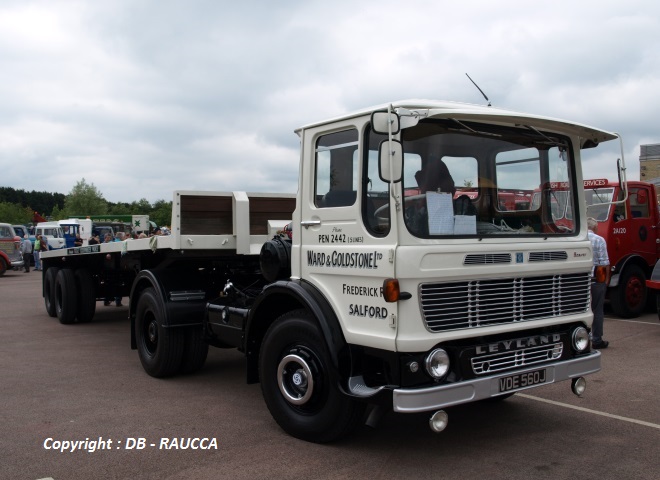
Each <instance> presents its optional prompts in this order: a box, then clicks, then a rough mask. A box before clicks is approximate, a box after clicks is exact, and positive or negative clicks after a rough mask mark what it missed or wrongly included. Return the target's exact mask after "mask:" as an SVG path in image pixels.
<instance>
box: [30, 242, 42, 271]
mask: <svg viewBox="0 0 660 480" xmlns="http://www.w3.org/2000/svg"><path fill="white" fill-rule="evenodd" d="M40 242H41V237H40V236H39V235H37V236H36V237H35V239H34V252H32V255H33V256H34V269H35V270H41V243H40Z"/></svg>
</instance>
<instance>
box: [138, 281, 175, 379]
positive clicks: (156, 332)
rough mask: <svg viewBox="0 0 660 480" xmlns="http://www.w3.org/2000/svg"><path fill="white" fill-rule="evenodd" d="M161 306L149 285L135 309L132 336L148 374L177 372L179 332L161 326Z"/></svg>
mask: <svg viewBox="0 0 660 480" xmlns="http://www.w3.org/2000/svg"><path fill="white" fill-rule="evenodd" d="M163 318H164V314H163V308H162V305H161V304H160V302H159V300H158V296H157V295H156V292H155V290H154V289H153V288H147V289H146V290H144V292H142V294H141V295H140V298H139V300H138V305H137V309H136V311H135V338H136V340H137V349H138V355H139V356H140V362H141V363H142V368H144V371H145V372H147V373H148V374H149V375H151V376H152V377H156V378H162V377H168V376H171V375H174V374H176V373H178V371H179V367H180V366H181V354H182V352H183V332H182V330H181V329H178V328H165V327H163Z"/></svg>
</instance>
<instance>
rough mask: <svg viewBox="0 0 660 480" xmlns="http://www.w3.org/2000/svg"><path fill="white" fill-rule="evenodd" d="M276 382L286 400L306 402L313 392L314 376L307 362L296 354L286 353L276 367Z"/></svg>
mask: <svg viewBox="0 0 660 480" xmlns="http://www.w3.org/2000/svg"><path fill="white" fill-rule="evenodd" d="M277 384H278V386H279V387H280V392H281V393H282V395H284V398H285V399H286V401H287V402H289V403H291V404H293V405H302V404H304V403H306V402H307V401H308V400H309V399H310V398H311V396H312V393H314V377H313V376H312V371H311V369H310V367H309V365H308V364H307V362H306V361H305V360H304V359H303V358H302V357H300V356H298V355H293V354H291V355H287V356H285V357H284V358H283V359H282V360H281V361H280V364H279V365H278V367H277Z"/></svg>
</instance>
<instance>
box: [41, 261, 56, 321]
mask: <svg viewBox="0 0 660 480" xmlns="http://www.w3.org/2000/svg"><path fill="white" fill-rule="evenodd" d="M59 271H60V269H59V268H57V267H51V268H49V269H48V270H46V274H45V275H44V280H43V282H44V283H43V294H44V303H45V305H46V312H47V313H48V315H49V316H51V317H57V309H56V308H55V278H56V277H57V272H59Z"/></svg>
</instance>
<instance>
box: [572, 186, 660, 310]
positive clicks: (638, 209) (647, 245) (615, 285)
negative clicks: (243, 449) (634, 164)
mask: <svg viewBox="0 0 660 480" xmlns="http://www.w3.org/2000/svg"><path fill="white" fill-rule="evenodd" d="M627 186H628V197H627V199H626V201H625V202H623V203H618V204H610V205H604V204H605V203H607V202H613V201H620V200H622V199H624V197H625V192H624V191H623V189H622V188H621V186H620V184H619V183H618V182H610V181H608V180H604V179H596V180H584V195H585V200H586V202H587V216H589V217H593V218H595V219H596V220H598V223H599V226H598V234H599V235H600V236H602V237H603V238H605V241H606V242H607V254H608V255H609V257H610V265H612V277H611V279H610V284H609V289H608V298H609V301H610V304H611V306H612V310H613V311H614V313H616V314H617V315H619V316H621V317H626V318H632V317H637V316H639V315H640V314H641V313H642V312H643V311H644V309H645V307H646V300H647V284H646V280H647V279H649V278H651V272H652V270H653V267H654V266H655V264H656V261H657V260H658V252H659V249H660V243H659V242H660V236H659V234H658V225H659V224H660V213H659V212H658V197H657V192H656V188H655V185H653V184H652V183H647V182H635V181H629V182H627Z"/></svg>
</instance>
